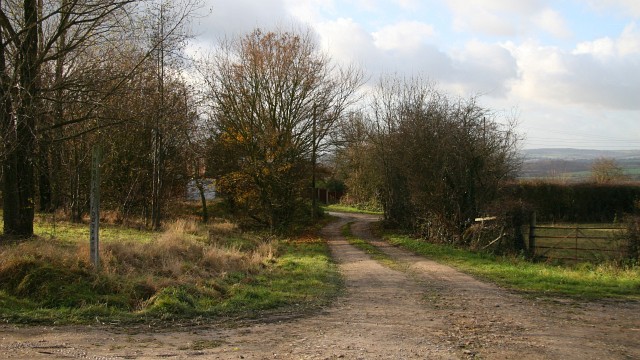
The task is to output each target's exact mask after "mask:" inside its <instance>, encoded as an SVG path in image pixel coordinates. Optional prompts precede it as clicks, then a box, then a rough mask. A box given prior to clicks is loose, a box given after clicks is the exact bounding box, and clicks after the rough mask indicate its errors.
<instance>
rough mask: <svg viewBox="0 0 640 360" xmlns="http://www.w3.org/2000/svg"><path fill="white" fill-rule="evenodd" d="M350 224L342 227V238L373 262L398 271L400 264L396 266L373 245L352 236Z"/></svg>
mask: <svg viewBox="0 0 640 360" xmlns="http://www.w3.org/2000/svg"><path fill="white" fill-rule="evenodd" d="M352 224H353V222H350V223H347V224H345V225H343V226H342V228H341V232H342V236H344V237H345V238H346V239H347V241H348V242H349V244H351V245H353V246H355V247H356V248H358V249H360V250H362V251H364V252H365V253H366V254H367V255H369V256H370V257H371V258H372V259H373V260H376V261H378V262H380V263H381V264H383V265H385V266H387V267H390V268H392V269H400V264H398V262H397V261H395V260H394V259H393V258H392V257H391V256H389V255H387V254H386V253H384V252H383V251H382V250H380V249H378V248H377V247H375V246H374V245H371V244H370V243H369V242H367V241H366V240H363V239H360V238H358V237H356V236H354V235H353V233H352V232H351V225H352Z"/></svg>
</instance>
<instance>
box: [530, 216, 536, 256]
mask: <svg viewBox="0 0 640 360" xmlns="http://www.w3.org/2000/svg"><path fill="white" fill-rule="evenodd" d="M535 256H536V212H535V211H532V212H531V218H530V219H529V257H530V258H531V259H533V258H534V257H535Z"/></svg>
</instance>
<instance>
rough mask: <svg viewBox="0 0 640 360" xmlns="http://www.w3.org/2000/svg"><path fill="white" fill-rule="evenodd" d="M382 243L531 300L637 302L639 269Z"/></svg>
mask: <svg viewBox="0 0 640 360" xmlns="http://www.w3.org/2000/svg"><path fill="white" fill-rule="evenodd" d="M386 239H387V241H389V242H390V243H391V244H393V245H397V246H401V247H403V248H405V249H408V250H410V251H413V252H414V253H417V254H419V255H422V256H425V257H427V258H430V259H433V260H435V261H438V262H442V263H445V264H448V265H451V266H453V267H455V268H457V269H459V270H461V271H463V272H466V273H469V274H471V275H474V276H477V277H479V278H482V279H485V280H488V281H491V282H494V283H496V284H498V285H500V286H503V287H506V288H510V289H514V290H519V291H523V292H526V293H529V294H531V295H533V296H568V297H576V298H586V299H598V298H620V299H634V300H640V267H639V266H635V267H631V268H620V267H616V266H613V265H607V264H601V265H593V264H578V265H575V266H555V265H549V264H541V263H531V262H528V261H526V260H525V259H522V258H519V257H499V256H494V255H490V254H486V253H474V252H470V251H466V250H462V249H457V248H453V247H450V246H444V245H435V244H430V243H427V242H425V241H422V240H417V239H412V238H410V237H408V236H404V235H387V236H386Z"/></svg>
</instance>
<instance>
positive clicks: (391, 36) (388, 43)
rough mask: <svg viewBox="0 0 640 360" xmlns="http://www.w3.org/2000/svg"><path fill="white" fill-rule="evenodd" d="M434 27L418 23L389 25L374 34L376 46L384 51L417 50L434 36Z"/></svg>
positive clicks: (406, 22) (405, 22)
mask: <svg viewBox="0 0 640 360" xmlns="http://www.w3.org/2000/svg"><path fill="white" fill-rule="evenodd" d="M433 34H434V30H433V27H432V26H431V25H429V24H425V23H422V22H418V21H403V22H399V23H395V24H393V25H387V26H385V27H383V28H382V29H380V30H379V31H377V32H374V33H373V38H374V41H375V45H376V46H377V47H378V48H380V49H383V50H394V49H400V50H415V49H417V48H419V47H420V46H421V45H423V44H424V43H425V39H427V38H430V37H431V36H433Z"/></svg>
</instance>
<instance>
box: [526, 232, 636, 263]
mask: <svg viewBox="0 0 640 360" xmlns="http://www.w3.org/2000/svg"><path fill="white" fill-rule="evenodd" d="M624 231H625V229H624V227H622V226H620V225H616V224H610V223H602V224H599V223H584V224H563V223H556V224H538V228H536V246H538V247H539V248H538V249H537V251H536V254H537V255H544V256H545V257H546V258H548V259H565V260H571V259H575V258H576V257H577V258H578V259H579V260H584V261H591V262H603V261H610V260H616V259H620V257H621V256H622V254H623V253H624V251H625V248H626V241H625V239H624V236H623V234H624ZM527 241H528V239H527ZM548 247H551V248H552V249H548Z"/></svg>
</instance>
